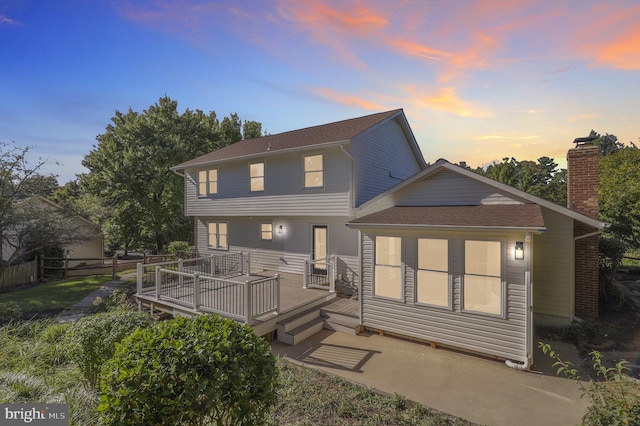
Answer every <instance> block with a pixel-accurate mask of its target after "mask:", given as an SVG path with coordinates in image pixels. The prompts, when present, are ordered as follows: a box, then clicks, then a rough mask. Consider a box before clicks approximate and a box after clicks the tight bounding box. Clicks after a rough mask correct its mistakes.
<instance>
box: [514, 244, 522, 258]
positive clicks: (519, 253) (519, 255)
mask: <svg viewBox="0 0 640 426" xmlns="http://www.w3.org/2000/svg"><path fill="white" fill-rule="evenodd" d="M514 257H515V260H524V243H523V242H522V241H516V249H515V256H514Z"/></svg>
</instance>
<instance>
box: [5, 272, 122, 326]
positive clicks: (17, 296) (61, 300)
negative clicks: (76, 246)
mask: <svg viewBox="0 0 640 426" xmlns="http://www.w3.org/2000/svg"><path fill="white" fill-rule="evenodd" d="M111 279H112V277H111V275H96V276H93V277H78V278H70V279H66V280H61V281H52V282H48V283H44V284H40V285H37V286H35V287H30V288H27V289H24V290H16V291H12V292H8V293H3V294H2V299H1V300H2V301H1V302H0V317H2V316H3V314H4V315H5V316H13V317H15V316H22V317H29V316H30V315H35V314H43V313H45V314H46V313H54V312H58V311H62V310H63V309H67V308H70V307H71V306H73V305H74V304H75V303H76V302H78V301H80V300H82V298H83V297H85V296H86V295H88V294H90V293H91V292H92V291H94V290H96V289H98V288H99V287H100V286H101V285H102V284H104V283H106V282H108V281H111Z"/></svg>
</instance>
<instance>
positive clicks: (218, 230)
mask: <svg viewBox="0 0 640 426" xmlns="http://www.w3.org/2000/svg"><path fill="white" fill-rule="evenodd" d="M221 223H224V224H226V225H227V233H226V234H225V235H226V237H227V245H226V246H221V245H220V224H221ZM211 224H215V225H216V233H215V234H216V244H217V245H215V246H212V245H211V244H209V242H210V241H211V233H210V232H209V225H211ZM207 247H208V248H209V249H214V250H229V222H227V221H225V220H211V221H208V222H207Z"/></svg>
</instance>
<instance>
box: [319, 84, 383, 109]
mask: <svg viewBox="0 0 640 426" xmlns="http://www.w3.org/2000/svg"><path fill="white" fill-rule="evenodd" d="M313 92H314V93H315V94H316V95H318V96H320V97H322V98H324V99H328V100H330V101H332V102H335V103H338V104H340V105H347V106H350V107H357V108H362V109H366V110H372V111H382V110H386V109H389V107H387V106H385V105H383V104H381V103H378V102H375V101H371V100H369V99H367V98H364V97H361V96H358V95H354V94H351V93H342V92H339V91H337V90H334V89H332V88H329V87H317V88H315V89H313Z"/></svg>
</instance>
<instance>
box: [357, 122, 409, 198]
mask: <svg viewBox="0 0 640 426" xmlns="http://www.w3.org/2000/svg"><path fill="white" fill-rule="evenodd" d="M349 149H350V154H351V155H352V156H353V158H354V159H355V161H356V165H355V192H356V194H355V203H356V207H357V206H359V205H361V204H362V203H364V202H366V201H368V200H370V199H371V198H373V197H375V196H376V195H378V194H380V193H381V192H384V191H385V190H387V189H389V188H390V187H392V186H393V185H395V184H397V183H398V182H400V181H401V180H403V179H406V178H408V177H409V176H411V175H413V174H415V173H417V172H419V171H420V164H419V163H418V160H416V157H415V154H414V153H413V151H412V150H411V147H410V145H409V142H408V141H407V137H406V135H405V133H404V131H403V130H402V127H401V126H400V125H399V124H398V123H397V122H396V121H395V120H390V121H387V122H385V123H383V124H382V125H380V126H377V127H374V128H372V129H370V130H368V131H366V132H364V133H363V134H360V135H358V136H356V137H355V138H354V139H353V140H352V142H351V145H350V148H349Z"/></svg>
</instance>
